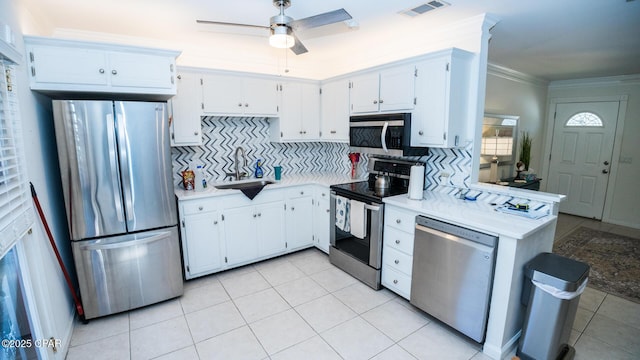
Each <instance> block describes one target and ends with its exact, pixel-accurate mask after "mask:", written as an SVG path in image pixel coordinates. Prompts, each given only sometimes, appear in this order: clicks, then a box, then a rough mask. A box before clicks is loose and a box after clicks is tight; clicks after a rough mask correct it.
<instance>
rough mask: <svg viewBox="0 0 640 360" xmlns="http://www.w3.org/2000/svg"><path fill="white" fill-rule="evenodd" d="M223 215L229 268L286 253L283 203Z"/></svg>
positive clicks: (242, 208) (239, 209)
mask: <svg viewBox="0 0 640 360" xmlns="http://www.w3.org/2000/svg"><path fill="white" fill-rule="evenodd" d="M222 216H223V223H224V231H225V240H226V245H227V256H226V258H225V262H226V265H227V266H234V265H238V264H246V263H249V262H252V261H254V260H256V259H259V258H264V257H267V256H271V255H275V254H279V253H282V252H284V251H285V250H286V248H285V245H286V243H285V239H284V231H283V224H284V203H283V202H282V201H276V202H271V203H266V204H261V205H255V206H243V207H238V208H229V209H225V210H224V211H223V214H222Z"/></svg>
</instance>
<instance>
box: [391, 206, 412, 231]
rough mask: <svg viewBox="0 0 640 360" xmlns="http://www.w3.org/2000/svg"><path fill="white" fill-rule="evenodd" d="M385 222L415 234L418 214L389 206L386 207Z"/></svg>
mask: <svg viewBox="0 0 640 360" xmlns="http://www.w3.org/2000/svg"><path fill="white" fill-rule="evenodd" d="M384 223H385V225H387V226H391V227H394V228H396V229H399V230H402V231H406V232H408V233H410V234H411V235H412V236H413V234H414V232H415V226H416V214H415V213H412V212H410V211H405V210H402V209H398V208H395V207H390V206H387V207H386V208H385V209H384Z"/></svg>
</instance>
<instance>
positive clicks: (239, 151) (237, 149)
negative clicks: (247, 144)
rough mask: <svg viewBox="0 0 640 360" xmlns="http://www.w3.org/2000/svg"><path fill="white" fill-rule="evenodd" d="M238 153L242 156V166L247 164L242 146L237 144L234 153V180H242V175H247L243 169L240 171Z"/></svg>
mask: <svg viewBox="0 0 640 360" xmlns="http://www.w3.org/2000/svg"><path fill="white" fill-rule="evenodd" d="M238 154H242V157H243V158H244V166H247V155H246V153H245V152H244V149H243V148H242V146H238V147H237V148H236V154H235V164H236V174H235V175H236V180H242V178H243V177H245V176H247V173H246V172H244V171H242V172H240V167H239V166H238V164H239V159H238Z"/></svg>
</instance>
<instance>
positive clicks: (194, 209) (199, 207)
mask: <svg viewBox="0 0 640 360" xmlns="http://www.w3.org/2000/svg"><path fill="white" fill-rule="evenodd" d="M182 209H183V211H184V215H192V214H199V213H203V212H208V211H215V210H217V206H216V201H215V200H213V199H199V200H189V201H185V202H184V203H183V204H182Z"/></svg>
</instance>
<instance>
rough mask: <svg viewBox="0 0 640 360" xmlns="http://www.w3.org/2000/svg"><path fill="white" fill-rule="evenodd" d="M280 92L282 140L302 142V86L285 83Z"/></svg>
mask: <svg viewBox="0 0 640 360" xmlns="http://www.w3.org/2000/svg"><path fill="white" fill-rule="evenodd" d="M281 86H282V88H281V89H282V90H281V91H280V120H279V124H280V133H281V134H280V135H281V136H280V138H281V139H282V140H286V141H291V140H300V139H301V138H302V125H301V121H302V120H301V118H302V84H300V83H284V84H282V85H281Z"/></svg>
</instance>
